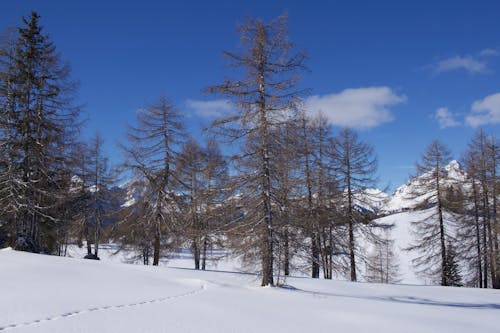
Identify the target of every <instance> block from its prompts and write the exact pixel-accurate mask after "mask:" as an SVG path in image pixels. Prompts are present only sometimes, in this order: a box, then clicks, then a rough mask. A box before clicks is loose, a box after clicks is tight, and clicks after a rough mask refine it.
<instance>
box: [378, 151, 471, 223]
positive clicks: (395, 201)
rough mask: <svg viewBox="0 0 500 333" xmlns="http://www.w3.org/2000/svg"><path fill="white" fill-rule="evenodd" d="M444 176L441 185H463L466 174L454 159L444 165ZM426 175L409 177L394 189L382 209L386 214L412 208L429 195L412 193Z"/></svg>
mask: <svg viewBox="0 0 500 333" xmlns="http://www.w3.org/2000/svg"><path fill="white" fill-rule="evenodd" d="M444 171H445V177H444V178H443V180H442V185H444V186H447V185H457V184H460V185H463V184H464V182H465V179H466V178H467V174H466V173H465V171H464V170H462V168H461V166H460V163H458V162H457V161H456V160H453V161H451V162H450V163H449V164H448V165H446V166H445V167H444ZM425 176H427V175H422V176H419V177H415V178H413V179H410V180H409V181H408V182H406V183H405V184H403V185H401V186H400V187H398V188H397V189H396V191H394V193H393V194H392V195H391V196H390V197H389V199H388V200H387V202H386V204H385V205H384V207H383V208H382V210H383V211H384V212H386V213H388V214H390V213H395V212H401V211H404V210H408V209H412V208H415V207H416V206H418V205H419V204H421V203H422V202H423V201H424V200H425V199H427V198H428V197H429V195H430V194H426V195H425V194H424V195H422V196H420V197H416V198H415V197H414V195H412V193H415V188H416V187H417V186H418V185H419V183H420V182H421V181H422V178H423V177H425Z"/></svg>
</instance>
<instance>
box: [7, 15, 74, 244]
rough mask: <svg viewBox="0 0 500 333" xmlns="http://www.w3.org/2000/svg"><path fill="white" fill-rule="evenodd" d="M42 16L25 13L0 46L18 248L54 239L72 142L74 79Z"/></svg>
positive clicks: (9, 204) (10, 204) (11, 204)
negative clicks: (9, 40)
mask: <svg viewBox="0 0 500 333" xmlns="http://www.w3.org/2000/svg"><path fill="white" fill-rule="evenodd" d="M39 19H40V17H39V16H38V14H36V13H35V12H32V13H31V15H30V17H29V19H24V18H23V24H24V26H23V27H21V28H19V29H18V32H17V35H16V37H15V39H14V42H13V47H12V48H9V49H7V50H6V51H5V50H4V51H5V52H2V54H1V56H2V63H4V64H7V70H6V71H4V72H3V73H2V75H1V77H0V80H1V81H2V82H1V83H0V86H1V87H2V89H1V91H0V94H1V95H2V96H1V97H0V100H1V101H2V112H1V117H2V120H1V123H2V140H3V141H6V142H7V144H6V145H5V146H4V145H2V149H5V150H4V151H2V153H1V154H0V155H4V156H6V157H7V159H6V161H8V162H7V165H6V167H5V168H2V175H1V176H0V178H1V179H2V181H6V182H7V185H8V186H7V188H6V191H3V193H2V200H3V201H4V202H6V207H10V208H9V210H10V211H11V212H12V213H13V214H14V215H13V216H11V218H12V219H13V220H14V221H15V222H14V223H15V230H16V234H17V235H16V241H15V246H16V248H18V249H24V250H29V251H35V252H38V251H47V252H51V251H52V250H53V246H52V245H51V243H53V241H52V239H53V238H54V235H55V234H56V230H57V228H58V227H59V226H60V223H61V221H60V220H58V218H57V216H56V214H57V212H58V210H59V206H60V205H61V204H63V203H64V201H65V198H66V194H67V190H68V187H67V186H68V185H69V183H70V182H69V177H70V176H69V174H68V173H67V168H66V167H67V165H68V155H67V154H68V147H69V146H70V145H71V144H72V143H73V142H74V139H75V132H76V130H77V122H76V120H77V117H78V108H76V107H74V106H72V100H73V96H74V92H75V87H76V85H75V83H74V82H73V81H71V79H70V77H69V67H68V66H67V65H65V64H63V63H62V61H61V60H60V56H59V54H58V53H57V52H56V49H55V46H54V45H53V43H52V42H51V41H50V39H49V37H48V36H47V35H45V34H43V32H42V27H41V26H40V24H39Z"/></svg>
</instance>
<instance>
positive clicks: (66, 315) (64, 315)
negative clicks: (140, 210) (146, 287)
mask: <svg viewBox="0 0 500 333" xmlns="http://www.w3.org/2000/svg"><path fill="white" fill-rule="evenodd" d="M206 289H207V287H206V285H205V284H201V286H200V288H197V289H194V290H191V291H188V292H186V293H183V294H179V295H173V296H167V297H162V298H156V299H152V300H147V301H141V302H136V303H127V304H118V305H105V306H99V307H92V308H88V309H83V310H75V311H69V312H65V313H62V314H59V315H55V316H51V317H46V318H43V319H36V320H32V321H26V322H24V323H18V324H8V325H5V326H0V332H6V331H9V330H13V329H16V328H21V327H28V326H35V325H40V324H43V323H45V322H49V321H54V320H61V319H65V318H69V317H74V316H78V315H82V314H86V313H91V312H98V311H106V310H113V309H115V310H116V309H123V308H133V307H137V306H141V305H146V304H155V303H162V302H166V301H169V300H174V299H178V298H183V297H188V296H194V295H197V294H200V293H202V292H204V291H205V290H206Z"/></svg>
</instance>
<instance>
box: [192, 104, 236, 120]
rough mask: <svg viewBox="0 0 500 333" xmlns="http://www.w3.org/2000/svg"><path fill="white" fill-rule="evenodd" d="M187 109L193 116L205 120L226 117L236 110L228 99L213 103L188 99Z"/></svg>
mask: <svg viewBox="0 0 500 333" xmlns="http://www.w3.org/2000/svg"><path fill="white" fill-rule="evenodd" d="M186 107H187V109H188V110H189V111H190V112H192V113H193V114H195V115H197V116H200V117H204V118H217V117H220V116H224V115H227V114H228V113H230V112H231V111H232V110H233V109H234V107H233V105H232V104H231V102H229V101H228V100H226V99H216V100H212V101H198V100H194V99H188V100H187V101H186Z"/></svg>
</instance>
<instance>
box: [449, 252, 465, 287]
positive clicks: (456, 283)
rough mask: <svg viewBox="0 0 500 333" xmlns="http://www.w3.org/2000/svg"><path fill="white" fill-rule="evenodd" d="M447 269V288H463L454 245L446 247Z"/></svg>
mask: <svg viewBox="0 0 500 333" xmlns="http://www.w3.org/2000/svg"><path fill="white" fill-rule="evenodd" d="M445 261H446V263H445V266H446V269H445V279H446V283H445V285H446V286H452V287H462V286H463V284H462V274H461V271H460V267H459V265H458V259H457V253H456V252H455V247H454V246H453V245H452V243H448V244H447V247H446V260H445Z"/></svg>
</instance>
